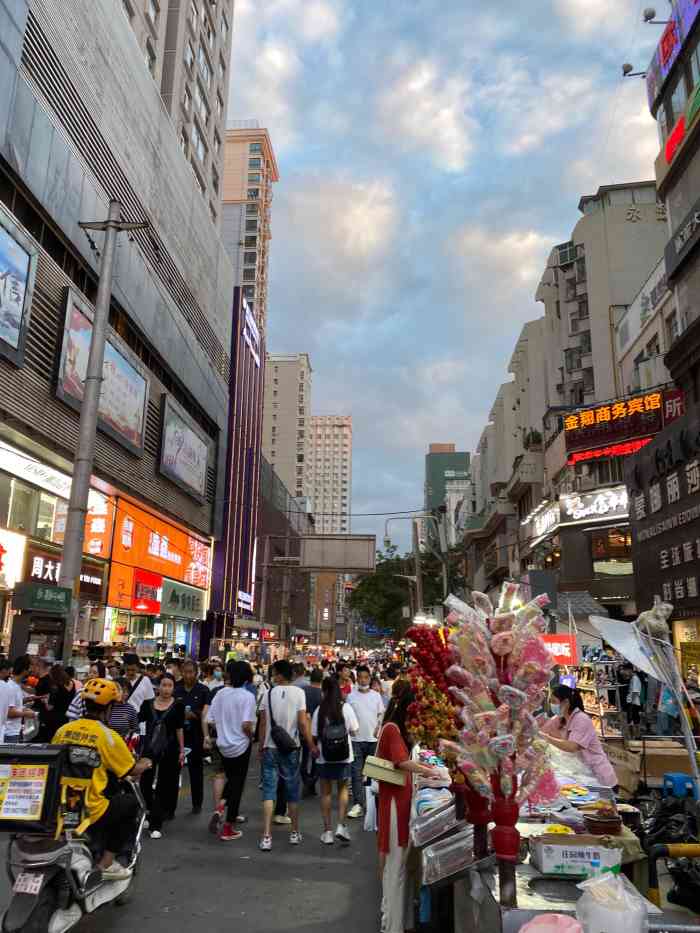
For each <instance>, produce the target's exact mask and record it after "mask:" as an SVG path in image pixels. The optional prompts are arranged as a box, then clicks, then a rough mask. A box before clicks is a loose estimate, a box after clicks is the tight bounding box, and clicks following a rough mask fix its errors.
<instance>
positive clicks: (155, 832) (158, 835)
mask: <svg viewBox="0 0 700 933" xmlns="http://www.w3.org/2000/svg"><path fill="white" fill-rule="evenodd" d="M162 838H163V833H162V832H161V831H160V830H159V829H152V830H151V839H162Z"/></svg>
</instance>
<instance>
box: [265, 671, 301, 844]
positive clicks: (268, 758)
mask: <svg viewBox="0 0 700 933" xmlns="http://www.w3.org/2000/svg"><path fill="white" fill-rule="evenodd" d="M292 674H293V672H292V665H291V664H290V663H289V661H286V660H281V661H275V663H274V664H273V665H272V687H271V688H270V690H269V691H268V692H267V694H266V695H265V697H264V698H263V700H262V703H261V704H260V735H261V736H262V737H263V738H262V741H261V743H260V756H261V758H262V783H263V835H262V839H261V840H260V849H261V850H262V851H263V852H269V851H270V849H271V848H272V832H271V829H272V814H273V812H274V809H275V801H276V800H277V781H278V779H280V778H281V779H282V781H283V783H284V786H285V790H286V793H287V808H288V811H289V816H290V818H291V820H292V829H291V834H290V836H289V841H290V843H291V844H292V845H293V846H296V845H299V844H300V843H301V841H302V835H301V833H300V832H299V797H300V796H301V779H300V775H299V750H300V747H301V738H300V736H303V737H304V739H305V741H306V742H307V743H308V745H309V747H310V748H311V747H313V739H312V737H311V729H310V726H309V717H308V716H307V714H306V696H305V694H304V691H303V690H302V689H301V687H295V686H293V684H292V683H291V679H292ZM270 710H272V714H270ZM273 720H274V725H275V726H279V727H280V728H281V729H284V730H285V732H286V733H287V734H288V735H289V737H290V738H291V739H292V741H293V743H294V744H295V746H296V748H294V749H293V750H292V751H289V752H283V751H280V749H278V748H277V746H276V744H275V742H274V740H273V738H272V724H273Z"/></svg>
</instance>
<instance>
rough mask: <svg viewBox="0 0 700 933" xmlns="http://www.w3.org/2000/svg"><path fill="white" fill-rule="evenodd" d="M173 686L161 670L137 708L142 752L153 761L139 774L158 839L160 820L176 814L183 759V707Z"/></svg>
mask: <svg viewBox="0 0 700 933" xmlns="http://www.w3.org/2000/svg"><path fill="white" fill-rule="evenodd" d="M174 690H175V680H174V678H173V677H172V675H171V674H163V676H162V677H161V679H160V683H159V685H158V692H157V694H156V696H155V697H154V699H152V700H145V701H144V703H143V705H142V706H141V710H140V712H139V721H140V722H144V723H145V724H146V741H145V743H144V749H143V754H144V755H146V756H147V757H148V758H150V759H151V760H152V761H153V768H151V769H149V770H148V771H144V773H143V774H142V775H141V790H142V791H143V796H144V797H145V799H146V804H147V806H148V811H149V812H148V821H149V828H150V830H151V839H160V838H161V837H162V835H163V832H162V830H163V821H164V820H168V819H169V820H171V819H173V817H174V816H175V809H176V807H177V797H178V792H179V789H180V768H182V766H183V764H184V763H185V739H184V731H183V730H184V725H185V708H184V706H183V705H182V703H179V702H178V701H177V700H176V699H175V697H174V696H173V691H174ZM154 781H155V782H156V787H155V790H154V789H153V784H154Z"/></svg>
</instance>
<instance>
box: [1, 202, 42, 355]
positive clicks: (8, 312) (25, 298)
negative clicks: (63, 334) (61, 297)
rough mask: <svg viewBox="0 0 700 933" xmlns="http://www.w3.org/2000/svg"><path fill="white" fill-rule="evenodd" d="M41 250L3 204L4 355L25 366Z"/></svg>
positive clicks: (2, 295)
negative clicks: (26, 346)
mask: <svg viewBox="0 0 700 933" xmlns="http://www.w3.org/2000/svg"><path fill="white" fill-rule="evenodd" d="M38 258H39V250H38V249H37V247H36V246H35V245H34V243H33V242H32V240H31V239H30V238H29V237H28V236H27V235H26V234H25V233H24V231H23V229H22V228H21V227H20V226H19V224H17V223H15V221H14V219H13V217H12V215H11V214H10V213H9V212H8V211H6V210H5V208H4V207H3V206H2V205H0V354H2V355H3V356H5V357H7V358H8V359H9V360H12V362H13V363H14V364H15V366H21V365H22V362H23V360H24V343H25V340H26V337H27V330H28V327H29V316H30V314H31V308H32V294H33V291H34V280H35V277H36V268H37V262H38Z"/></svg>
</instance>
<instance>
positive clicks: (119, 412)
mask: <svg viewBox="0 0 700 933" xmlns="http://www.w3.org/2000/svg"><path fill="white" fill-rule="evenodd" d="M65 304H66V318H65V326H64V332H63V344H62V347H61V357H60V361H59V367H58V379H57V384H56V394H57V395H58V397H59V398H60V399H62V400H63V401H64V402H66V403H67V404H68V405H70V406H71V407H73V408H75V409H76V410H77V411H80V407H81V405H82V402H83V393H84V387H85V375H86V373H87V362H88V355H89V353H90V342H91V340H92V317H93V312H92V309H91V307H90V306H89V305H88V304H87V302H85V301H83V300H82V299H81V298H79V297H78V294H77V293H76V292H74V291H73V290H72V289H70V288H68V289H66V301H65ZM148 389H149V380H148V377H147V375H146V369H145V367H144V366H143V364H142V363H141V361H140V360H139V359H138V358H137V357H136V356H135V355H134V354H133V353H132V352H131V350H129V348H128V347H127V346H126V344H125V343H123V341H122V340H120V338H119V337H117V335H116V334H114V333H110V334H109V336H108V338H107V342H106V344H105V355H104V364H103V367H102V390H101V392H100V405H99V412H98V418H99V427H100V430H102V431H103V432H104V433H105V434H109V436H110V437H112V438H114V440H116V441H117V442H118V443H120V444H122V445H124V446H125V447H126V448H128V449H129V450H130V451H131V452H132V453H135V454H137V455H139V456H140V455H141V454H142V453H143V438H144V431H145V424H146V406H147V404H148Z"/></svg>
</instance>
